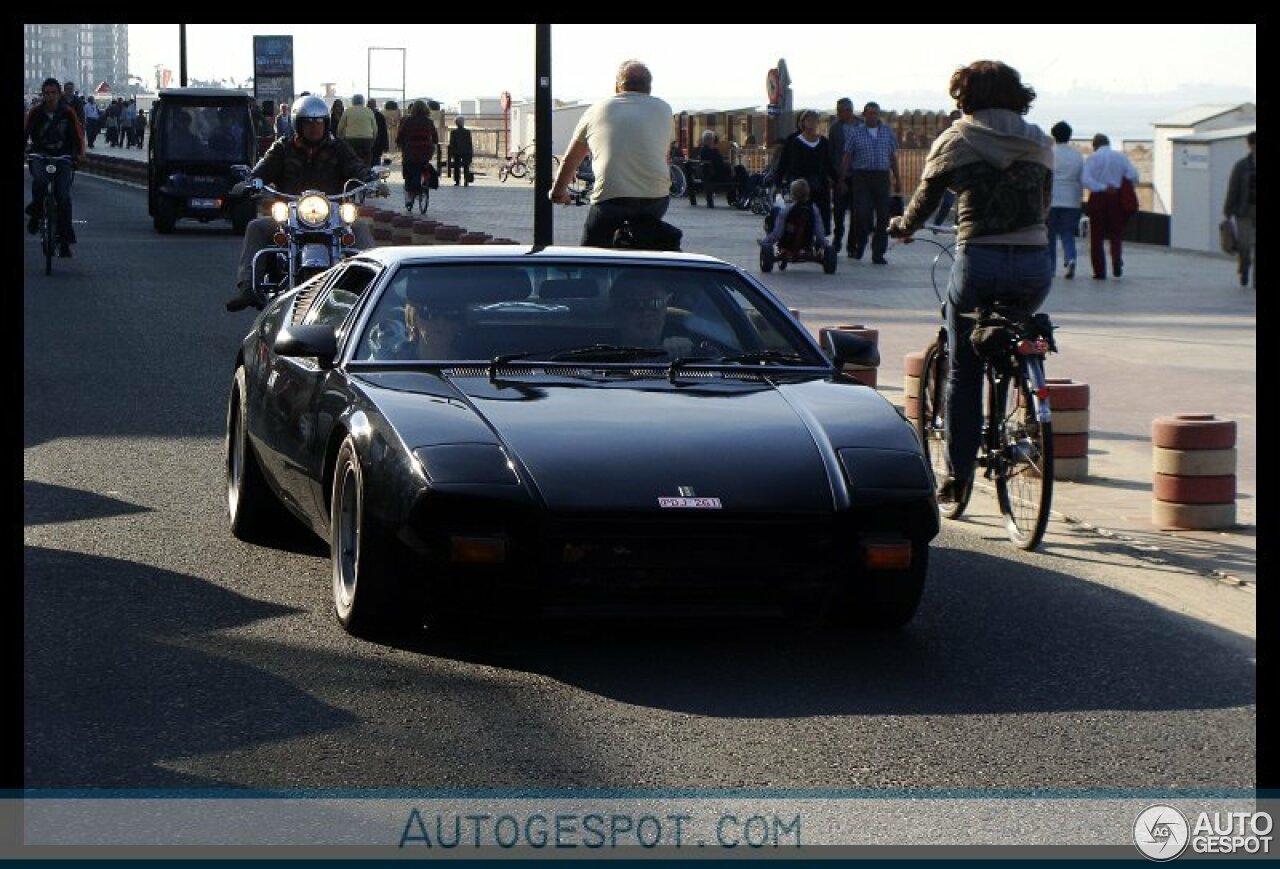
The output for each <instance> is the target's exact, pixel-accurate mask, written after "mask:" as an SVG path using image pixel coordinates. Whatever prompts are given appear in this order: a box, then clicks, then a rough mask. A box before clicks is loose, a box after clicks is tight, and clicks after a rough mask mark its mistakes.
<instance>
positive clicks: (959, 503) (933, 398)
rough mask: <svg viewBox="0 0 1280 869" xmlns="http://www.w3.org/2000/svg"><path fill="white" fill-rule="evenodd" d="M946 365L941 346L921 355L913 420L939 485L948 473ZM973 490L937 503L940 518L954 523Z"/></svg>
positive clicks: (971, 488)
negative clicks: (916, 413) (917, 410)
mask: <svg viewBox="0 0 1280 869" xmlns="http://www.w3.org/2000/svg"><path fill="white" fill-rule="evenodd" d="M949 369H950V364H949V362H948V361H947V346H946V343H945V342H942V341H935V342H933V343H932V344H930V345H929V349H928V350H926V351H925V354H924V368H923V369H922V370H921V372H920V416H919V418H917V419H916V434H918V435H919V436H920V446H921V448H922V449H923V450H924V457H925V460H926V461H928V462H929V467H931V468H932V469H933V478H934V480H935V482H941V481H942V480H944V479H946V478H947V476H948V475H949V474H950V473H951V467H950V465H949V464H948V463H947V430H946V421H947V400H946V395H947V392H946V389H947V372H948V370H949ZM972 492H973V487H972V486H969V487H968V488H966V490H965V491H964V493H963V494H962V495H961V496H960V497H959V498H957V499H956V500H955V501H945V502H943V501H940V502H938V512H939V513H941V514H942V516H943V518H946V519H955V518H957V517H959V516H960V514H961V513H963V512H964V508H965V507H967V506H968V505H969V495H970V494H971V493H972Z"/></svg>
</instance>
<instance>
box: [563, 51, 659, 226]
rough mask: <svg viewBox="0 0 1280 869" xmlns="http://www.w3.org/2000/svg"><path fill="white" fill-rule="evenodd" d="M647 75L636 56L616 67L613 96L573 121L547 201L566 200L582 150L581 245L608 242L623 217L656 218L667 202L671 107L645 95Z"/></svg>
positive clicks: (649, 75)
mask: <svg viewBox="0 0 1280 869" xmlns="http://www.w3.org/2000/svg"><path fill="white" fill-rule="evenodd" d="M652 86H653V75H652V73H650V72H649V68H648V67H647V66H645V65H644V64H643V63H641V62H640V61H638V60H628V61H624V62H623V63H622V65H621V66H619V67H618V76H617V80H616V82H615V84H614V95H613V96H612V97H610V98H609V99H607V100H602V101H600V102H598V103H596V104H595V105H593V106H592V107H591V108H589V109H588V110H587V111H586V112H585V113H584V114H583V116H582V118H581V119H580V120H579V121H578V126H577V127H576V128H575V129H574V131H573V139H572V141H571V142H570V144H569V148H568V150H567V151H565V154H564V159H563V161H562V162H561V164H560V172H559V174H558V175H557V176H556V180H555V184H554V186H553V187H552V188H551V201H552V202H558V203H560V204H562V205H567V204H568V203H569V182H570V181H571V180H572V179H573V178H574V176H575V174H576V173H577V171H578V166H579V165H580V164H581V163H582V161H583V160H585V159H586V158H587V156H588V155H590V156H591V167H592V170H593V171H594V172H595V186H594V188H593V189H592V192H591V210H590V212H588V214H587V220H586V224H585V225H584V226H583V228H582V244H583V246H584V247H612V246H613V234H614V232H615V231H616V230H617V229H618V228H619V227H621V226H622V224H623V223H624V222H625V221H627V220H632V219H634V218H644V217H652V218H654V219H661V218H662V216H663V215H664V214H666V212H667V206H668V205H669V204H670V202H671V197H670V189H671V175H670V170H669V169H668V168H667V146H668V145H669V144H670V141H671V114H672V113H671V106H669V105H668V104H667V103H666V102H665V101H664V100H661V99H658V98H657V97H655V96H653V95H651V94H650V93H649V91H650V90H651V89H652Z"/></svg>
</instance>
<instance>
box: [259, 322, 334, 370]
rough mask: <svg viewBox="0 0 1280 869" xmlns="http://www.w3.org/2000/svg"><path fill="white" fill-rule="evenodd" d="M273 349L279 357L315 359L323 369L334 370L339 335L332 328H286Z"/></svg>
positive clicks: (277, 336)
mask: <svg viewBox="0 0 1280 869" xmlns="http://www.w3.org/2000/svg"><path fill="white" fill-rule="evenodd" d="M272 349H273V350H274V351H275V352H276V355H278V356H289V357H295V358H304V359H310V358H314V359H315V360H316V362H317V363H318V364H319V365H320V367H321V368H332V367H333V360H334V359H336V358H337V356H338V333H337V332H336V331H335V330H334V328H333V327H332V326H286V327H285V328H283V329H281V330H280V332H279V333H278V334H277V335H276V340H275V342H274V343H273V344H272Z"/></svg>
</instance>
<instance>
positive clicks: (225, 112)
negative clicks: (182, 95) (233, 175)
mask: <svg viewBox="0 0 1280 869" xmlns="http://www.w3.org/2000/svg"><path fill="white" fill-rule="evenodd" d="M248 124H249V113H248V112H247V111H244V110H243V109H237V108H234V107H232V106H228V105H222V106H215V105H192V104H174V105H170V106H166V111H165V113H164V135H163V143H164V144H163V150H164V153H163V155H162V156H163V157H164V158H165V159H168V160H216V161H218V162H230V163H248V162H252V151H251V149H250V146H251V141H252V140H251V138H250V133H251V130H250V129H249V126H248Z"/></svg>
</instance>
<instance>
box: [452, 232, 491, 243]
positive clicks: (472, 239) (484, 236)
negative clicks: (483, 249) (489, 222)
mask: <svg viewBox="0 0 1280 869" xmlns="http://www.w3.org/2000/svg"><path fill="white" fill-rule="evenodd" d="M491 238H493V236H491V235H489V233H487V232H464V233H462V235H460V236H458V244H484V243H485V242H486V241H488V240H489V239H491Z"/></svg>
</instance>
